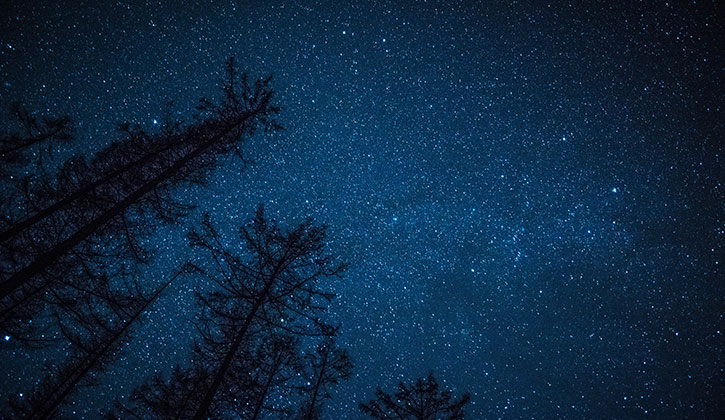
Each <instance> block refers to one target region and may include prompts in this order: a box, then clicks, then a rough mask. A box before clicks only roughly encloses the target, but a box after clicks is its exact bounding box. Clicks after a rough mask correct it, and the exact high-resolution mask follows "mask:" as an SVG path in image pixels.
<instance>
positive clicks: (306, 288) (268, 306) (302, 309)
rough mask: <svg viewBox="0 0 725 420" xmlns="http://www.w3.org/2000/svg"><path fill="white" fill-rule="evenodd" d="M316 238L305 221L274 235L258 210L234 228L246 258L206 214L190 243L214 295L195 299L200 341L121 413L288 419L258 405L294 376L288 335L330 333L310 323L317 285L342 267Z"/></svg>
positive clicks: (318, 303) (319, 307)
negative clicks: (183, 362) (184, 363)
mask: <svg viewBox="0 0 725 420" xmlns="http://www.w3.org/2000/svg"><path fill="white" fill-rule="evenodd" d="M325 231H326V229H325V228H324V227H319V226H314V225H313V224H312V222H311V221H310V220H307V221H305V222H303V223H302V224H300V225H299V226H298V227H296V228H295V229H292V230H282V229H281V228H279V227H278V225H277V224H276V223H275V222H274V221H270V220H268V219H267V218H266V216H265V214H264V209H263V208H262V207H261V206H260V207H259V208H258V209H257V211H256V213H255V216H254V218H253V219H252V220H251V221H250V222H249V223H248V224H247V225H245V226H243V227H242V228H241V229H240V235H239V238H240V240H241V244H239V246H241V247H243V248H244V249H246V252H245V253H244V254H242V255H238V254H237V253H234V252H232V251H230V250H229V248H228V247H227V246H226V245H225V244H224V240H223V236H222V235H221V234H220V233H219V232H218V231H217V230H216V229H215V228H214V226H213V225H212V223H211V221H210V219H209V217H208V216H205V217H204V219H203V221H202V223H201V229H200V230H199V231H192V232H191V233H190V235H189V238H190V242H191V245H192V246H193V247H196V248H199V249H201V250H203V251H204V257H203V258H201V259H199V260H198V261H197V262H196V270H197V276H199V277H200V278H205V279H207V280H209V282H210V283H211V284H213V285H215V288H214V290H213V291H211V292H209V293H198V296H197V297H198V300H199V302H200V306H201V314H200V315H199V322H198V323H197V330H198V332H199V334H200V340H199V341H198V342H197V344H196V345H195V348H194V351H193V356H192V361H191V363H190V366H189V367H187V368H183V369H182V368H177V369H176V370H175V373H174V374H173V375H172V377H171V378H170V380H169V381H164V380H163V378H160V377H155V378H154V379H152V381H151V383H150V384H146V385H143V386H141V387H140V388H138V389H137V392H135V393H134V394H133V398H132V400H133V404H132V406H126V407H124V408H123V411H125V412H130V413H135V414H136V415H139V416H142V417H145V418H170V417H174V418H176V417H181V418H193V419H202V418H204V419H205V418H208V417H214V418H218V417H223V416H224V414H225V413H230V412H234V413H237V414H238V415H240V416H241V417H244V418H259V417H260V416H261V413H262V412H263V410H268V409H272V410H277V411H281V412H287V411H286V409H285V408H284V407H279V406H274V405H272V406H269V405H267V403H266V401H268V397H269V395H270V394H271V393H272V392H280V389H279V387H280V386H281V385H282V384H286V383H287V382H288V381H289V380H290V379H291V378H292V377H295V378H298V377H299V375H293V373H297V372H300V370H301V368H300V366H299V365H300V363H299V358H298V357H297V356H295V353H296V351H295V349H296V347H297V345H296V344H295V341H294V340H293V339H292V337H305V338H306V339H312V338H314V337H326V336H331V335H334V334H335V331H336V328H335V327H331V326H329V325H327V324H325V323H324V322H322V321H321V320H320V319H319V314H320V313H321V311H323V310H324V309H325V305H326V303H327V302H329V300H330V299H332V297H333V295H332V294H331V293H328V292H325V291H322V290H321V289H319V288H318V283H319V282H320V281H321V280H323V279H324V278H329V277H339V276H340V275H341V274H342V272H343V271H344V269H345V265H344V264H338V263H335V262H334V259H333V258H332V256H331V255H329V254H328V253H327V252H326V251H325V236H326V234H325ZM337 354H338V353H335V355H337ZM331 363H332V362H331ZM330 372H331V371H330V370H329V369H326V370H324V372H323V378H324V379H325V381H327V382H329V378H331V377H333V376H334V375H333V374H332V373H330ZM327 382H324V383H327ZM292 386H293V385H292V384H290V385H289V387H290V388H291V387H292ZM321 387H322V385H320V387H318V388H320V389H321ZM297 388H299V384H298V385H297Z"/></svg>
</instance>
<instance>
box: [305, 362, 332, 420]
mask: <svg viewBox="0 0 725 420" xmlns="http://www.w3.org/2000/svg"><path fill="white" fill-rule="evenodd" d="M328 351H329V350H328ZM328 351H326V352H325V353H324V355H323V356H322V366H320V375H319V376H318V377H317V383H315V390H314V392H313V393H312V400H311V401H310V409H309V410H307V416H306V417H305V420H312V414H313V413H314V412H315V403H316V402H317V394H318V392H319V391H320V385H321V384H322V377H323V376H324V375H325V369H326V367H327V355H328Z"/></svg>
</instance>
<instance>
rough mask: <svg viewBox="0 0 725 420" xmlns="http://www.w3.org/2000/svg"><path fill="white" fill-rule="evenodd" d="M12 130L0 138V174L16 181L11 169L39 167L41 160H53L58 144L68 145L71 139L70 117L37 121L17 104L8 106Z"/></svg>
mask: <svg viewBox="0 0 725 420" xmlns="http://www.w3.org/2000/svg"><path fill="white" fill-rule="evenodd" d="M10 112H11V114H12V118H13V120H14V121H13V122H14V123H15V125H16V128H15V130H13V129H12V128H11V129H10V132H8V133H4V134H2V135H0V173H2V174H3V175H6V176H8V175H10V176H12V177H13V178H18V176H17V175H13V174H11V173H10V168H12V167H16V166H18V165H23V166H25V165H27V164H29V163H31V162H33V159H31V157H30V156H29V155H31V154H32V155H34V156H35V158H36V159H35V160H34V161H35V163H37V164H38V165H40V166H42V164H43V161H42V159H43V156H44V155H46V156H48V157H52V155H53V148H54V147H57V146H58V143H61V144H62V143H67V142H69V141H71V140H72V139H73V138H74V133H73V127H72V125H71V120H70V117H68V116H62V117H45V116H42V117H39V116H37V115H34V114H33V113H31V112H30V111H28V109H27V108H25V106H24V105H23V104H21V103H20V102H15V103H13V104H11V105H10Z"/></svg>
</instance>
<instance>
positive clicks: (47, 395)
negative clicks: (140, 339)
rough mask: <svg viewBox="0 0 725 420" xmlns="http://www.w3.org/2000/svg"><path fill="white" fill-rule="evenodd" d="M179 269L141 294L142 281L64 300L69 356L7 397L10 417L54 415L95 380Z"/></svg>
mask: <svg viewBox="0 0 725 420" xmlns="http://www.w3.org/2000/svg"><path fill="white" fill-rule="evenodd" d="M178 276H179V274H176V275H174V276H173V277H172V278H171V279H169V280H168V281H166V282H165V283H164V284H162V285H161V287H159V288H158V289H157V290H156V291H155V292H153V293H150V294H146V293H143V292H142V291H141V290H140V288H139V287H138V285H135V287H129V288H127V290H132V291H133V292H134V293H132V294H131V293H126V294H122V293H118V292H112V291H110V290H95V291H94V292H95V296H94V297H93V299H88V298H84V296H86V297H87V295H81V296H79V299H80V301H66V302H63V305H67V306H68V307H65V308H64V309H65V311H64V313H66V314H68V316H66V317H65V318H63V319H60V318H59V319H58V325H59V327H60V331H61V335H62V337H63V338H64V339H65V340H67V341H68V343H69V345H68V346H67V356H66V357H65V359H64V360H63V361H62V363H61V364H60V365H59V366H49V367H48V368H47V370H48V374H47V375H46V376H45V378H44V379H43V380H42V381H40V382H39V383H38V385H37V386H36V387H35V388H34V389H33V390H32V391H31V392H30V393H27V394H28V395H27V396H26V397H25V398H23V399H19V398H16V399H12V400H10V402H9V405H10V409H11V412H10V413H6V415H5V417H7V418H10V417H12V418H27V419H51V418H55V417H56V415H57V413H58V412H59V411H60V410H61V408H62V407H63V406H64V405H66V404H68V402H69V399H70V398H71V397H72V395H73V393H74V392H76V391H77V389H78V388H79V387H81V386H84V385H85V386H88V385H95V381H94V378H93V375H92V374H93V373H99V372H103V370H104V369H105V368H106V367H107V365H109V364H110V363H112V361H113V360H114V357H115V356H116V352H117V350H118V349H119V348H120V347H121V346H122V345H123V344H124V343H126V342H128V340H129V333H130V331H131V329H132V328H131V327H132V326H133V325H134V324H135V323H136V322H137V321H138V320H139V319H140V318H141V317H142V315H143V314H144V313H145V312H146V311H147V310H148V308H149V307H150V306H151V304H152V303H154V302H155V301H156V300H157V298H158V297H159V296H160V295H161V293H162V292H163V291H164V290H166V288H167V287H168V286H169V285H170V284H171V283H172V282H173V281H174V280H175V279H176V278H178Z"/></svg>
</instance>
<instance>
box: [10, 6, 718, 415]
mask: <svg viewBox="0 0 725 420" xmlns="http://www.w3.org/2000/svg"><path fill="white" fill-rule="evenodd" d="M3 3H4V4H3V6H2V9H3V18H2V23H1V24H0V26H1V27H2V29H1V30H0V39H1V41H2V45H0V77H2V81H3V85H2V86H0V97H1V102H2V105H3V106H5V105H7V104H8V103H9V102H11V101H13V100H18V99H23V100H25V101H26V102H28V103H29V104H30V105H31V106H32V108H34V109H38V110H41V111H42V112H43V113H50V114H61V113H69V114H70V115H71V116H72V117H73V118H74V121H75V123H76V127H77V129H78V130H77V131H78V133H79V135H80V139H79V141H78V142H76V150H75V152H77V153H83V154H89V153H92V152H93V151H95V150H98V149H99V148H100V147H102V146H103V145H105V144H107V143H108V142H110V141H111V140H112V139H114V134H113V129H114V127H115V124H116V123H117V122H121V121H132V122H136V123H139V124H141V125H143V126H145V127H147V128H148V129H150V130H153V127H154V125H155V124H157V123H158V122H159V121H160V120H161V119H162V117H163V109H164V104H166V103H167V102H168V101H170V100H173V101H174V106H173V110H174V112H175V113H178V115H179V116H180V117H181V118H186V119H187V120H188V119H189V117H190V115H191V111H192V110H193V106H194V105H195V104H196V102H197V100H198V99H199V98H200V97H201V96H214V95H216V94H217V93H218V89H217V86H218V81H219V79H220V77H221V70H222V69H223V63H224V61H225V60H226V58H228V57H229V56H231V55H233V56H235V57H236V58H237V60H238V62H239V63H240V64H241V67H242V68H244V69H246V70H247V71H248V72H249V73H250V74H251V75H254V76H262V75H266V74H268V73H272V74H273V75H274V82H273V85H274V87H275V88H276V90H277V92H278V102H279V103H280V104H281V105H282V106H283V107H284V110H283V112H282V113H281V117H280V122H281V123H282V124H283V125H284V126H285V127H286V130H285V131H283V132H281V133H279V134H275V135H272V136H267V137H261V136H260V137H257V138H255V139H253V141H251V142H250V143H248V144H247V146H246V147H247V148H246V151H247V153H248V155H249V156H250V157H251V158H253V159H254V160H255V164H254V165H253V166H252V167H250V168H248V169H247V170H245V171H242V168H241V165H240V164H239V162H235V161H233V160H232V159H230V160H229V162H228V164H225V165H224V166H223V167H222V168H220V170H218V171H216V172H215V173H214V174H212V175H211V176H210V184H209V186H208V187H206V188H202V189H198V190H193V191H192V190H189V191H185V192H181V196H182V197H185V198H186V199H187V200H189V201H190V202H197V203H198V204H199V205H200V208H199V212H198V213H200V212H201V211H208V212H210V213H211V214H212V218H213V219H214V220H215V221H217V222H218V223H223V224H228V225H229V226H230V229H231V228H233V227H234V225H235V224H238V223H241V222H243V221H244V220H246V219H247V218H249V217H250V216H251V214H252V210H253V208H254V207H255V206H256V205H257V204H258V203H260V202H264V203H267V207H268V208H269V209H270V211H271V212H272V213H273V214H274V216H275V217H277V218H278V219H279V220H283V221H290V223H291V222H294V221H298V220H299V219H300V218H302V217H304V216H307V215H310V216H313V217H314V218H315V219H316V220H318V221H320V222H324V223H327V224H329V225H330V233H331V236H332V248H333V250H334V251H335V252H336V253H337V254H338V255H340V256H341V257H342V258H343V259H345V260H346V261H348V262H349V263H350V264H351V269H350V270H349V272H348V275H347V276H346V277H345V279H344V281H340V282H339V283H337V284H334V285H332V288H333V290H334V291H336V292H337V293H338V294H339V297H338V299H337V300H336V301H335V302H334V303H333V305H332V308H331V315H332V316H333V317H334V318H335V319H337V320H339V321H341V322H342V333H341V337H340V345H342V346H346V347H348V348H349V349H350V352H351V355H352V356H353V358H354V361H355V365H356V368H355V370H354V375H353V377H352V379H350V380H349V381H347V382H345V383H344V384H342V385H341V386H339V387H338V388H337V389H336V392H335V393H334V395H333V399H332V400H331V401H330V402H329V404H328V408H327V414H328V416H327V417H328V418H331V419H332V418H358V417H360V414H359V412H358V409H357V403H358V401H359V400H361V399H363V398H369V397H372V393H373V391H374V388H375V387H376V386H383V387H385V388H391V387H392V386H393V384H394V383H396V382H397V381H398V380H399V379H412V378H415V377H417V376H422V375H424V374H426V373H427V372H428V371H429V370H432V371H433V372H434V373H435V374H436V375H437V376H438V377H439V379H440V380H441V381H442V382H445V384H446V385H448V386H451V387H453V388H454V389H456V390H458V391H460V392H462V391H470V392H471V393H472V394H473V399H472V403H471V404H470V405H469V407H468V413H469V415H470V417H471V418H483V417H487V418H495V417H509V418H521V417H538V418H551V417H555V416H559V417H569V418H583V417H620V418H622V417H630V418H631V417H641V416H644V414H652V415H654V416H656V417H659V418H663V417H673V416H677V417H683V416H695V417H697V416H707V415H710V416H712V415H714V414H715V413H716V412H717V411H715V410H716V409H717V404H718V403H717V401H718V400H722V399H723V398H725V373H724V372H723V369H724V368H725V360H723V344H724V340H723V329H725V322H724V320H723V316H724V313H725V282H724V280H723V277H724V276H723V270H722V265H723V264H724V263H725V262H724V255H723V240H724V239H725V209H724V207H723V203H724V202H725V193H724V192H723V185H722V182H723V173H725V170H724V168H723V144H724V143H725V142H724V141H723V140H724V135H725V130H724V128H725V127H724V123H723V121H725V119H724V118H723V111H722V101H723V97H725V95H724V93H725V92H724V91H723V82H724V80H723V75H724V70H725V67H724V66H725V62H724V60H723V49H722V46H721V44H720V43H721V42H722V40H723V39H725V37H724V35H725V31H723V19H722V15H719V16H718V14H717V11H718V10H717V8H718V6H716V4H715V2H707V1H702V2H697V3H694V2H693V3H692V4H689V5H684V6H683V5H675V4H674V3H667V2H639V3H636V4H634V2H621V3H623V4H621V5H619V4H617V3H618V2H599V3H596V4H595V3H594V2H584V3H586V4H574V5H567V4H564V3H556V4H555V3H552V4H545V3H542V2H539V3H537V4H536V5H528V3H529V2H513V3H503V2H501V3H498V2H485V4H482V3H481V2H453V1H445V2H443V1H441V2H437V1H428V2H412V1H401V2H392V1H390V2H383V1H381V2H362V1H356V2H350V3H347V2H340V1H317V2H302V1H300V2H282V1H264V2H254V1H250V2H233V1H229V2H222V1H214V2H211V3H212V4H211V5H209V4H203V3H200V4H195V3H191V2H182V3H184V4H183V5H176V2H173V5H172V2H168V3H167V4H158V3H156V2H140V1H131V2H128V1H119V2H101V3H106V5H101V6H99V5H97V4H96V3H97V2H85V3H87V4H86V5H81V3H84V2H68V1H59V2H51V3H47V2H34V1H30V2H3ZM11 3H12V4H11ZM43 3H47V4H43ZM625 3H626V4H625ZM630 3H632V4H630ZM720 12H721V11H720ZM198 213H195V214H194V215H192V217H191V220H198ZM229 219H231V221H228V220H229ZM183 229H184V228H183V227H182V228H179V229H171V228H169V229H167V230H163V231H160V232H159V233H158V235H157V236H155V237H153V238H149V242H150V244H151V245H152V246H155V247H157V248H158V252H157V258H156V265H155V266H154V268H152V269H149V273H150V276H152V275H154V274H155V273H161V272H164V271H165V270H167V269H168V268H169V267H172V266H174V265H175V264H177V262H178V261H181V260H183V258H184V256H185V255H186V254H187V250H186V245H185V241H184V239H183V237H182V236H181V232H183ZM192 288H193V285H192V284H184V285H180V286H177V290H175V291H174V293H170V294H168V295H167V298H166V301H165V302H163V303H161V304H160V305H158V306H157V307H156V311H155V312H154V315H153V316H152V317H151V319H150V320H149V321H148V322H147V323H146V324H145V326H144V328H143V329H142V330H139V331H138V332H137V333H136V334H135V340H134V342H132V343H131V345H130V346H129V347H128V349H126V350H125V352H124V354H123V355H122V360H121V361H120V362H119V363H118V364H117V366H116V368H115V372H114V373H113V378H111V379H107V380H104V381H103V382H104V385H103V386H102V389H99V390H95V391H92V392H93V393H94V395H97V396H98V398H99V402H98V404H100V405H102V404H104V401H105V400H104V396H111V397H115V396H116V395H117V394H119V393H123V392H128V391H129V389H128V386H129V385H128V384H130V383H133V381H134V379H137V378H138V377H145V376H146V375H147V374H148V373H149V372H151V371H153V370H154V369H166V368H167V365H168V359H169V358H170V357H172V356H171V355H173V354H174V352H175V351H176V352H177V353H181V352H184V351H186V350H185V346H186V343H187V341H188V340H189V338H190V337H191V336H192V330H191V329H190V328H186V327H185V326H186V325H190V324H189V318H190V317H191V316H192V313H193V311H194V308H193V307H192V306H190V299H188V298H189V296H190V293H189V291H190V290H191V289H192ZM36 359H37V358H36ZM34 360H35V359H34ZM26 369H30V368H26ZM25 374H26V370H23V371H22V372H21V370H20V369H13V370H10V371H6V372H5V373H4V378H6V380H10V381H19V379H18V377H20V376H23V375H25ZM27 375H30V374H29V373H27ZM89 392H91V391H89ZM92 412H93V411H91V413H92ZM92 417H93V416H92V415H90V416H89V418H92Z"/></svg>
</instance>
